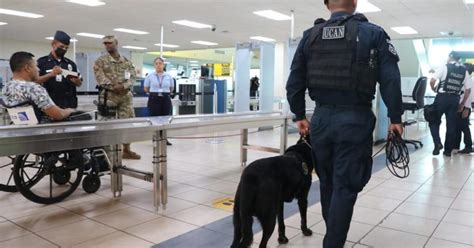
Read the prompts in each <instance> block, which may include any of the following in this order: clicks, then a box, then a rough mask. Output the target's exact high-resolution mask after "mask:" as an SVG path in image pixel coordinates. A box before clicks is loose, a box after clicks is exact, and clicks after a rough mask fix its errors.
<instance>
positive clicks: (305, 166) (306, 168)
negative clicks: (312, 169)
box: [301, 162, 309, 176]
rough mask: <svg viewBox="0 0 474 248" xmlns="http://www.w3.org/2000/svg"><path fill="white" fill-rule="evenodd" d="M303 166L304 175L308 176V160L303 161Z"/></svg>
mask: <svg viewBox="0 0 474 248" xmlns="http://www.w3.org/2000/svg"><path fill="white" fill-rule="evenodd" d="M301 168H302V169H303V175H305V176H307V175H308V174H309V169H308V164H306V162H303V163H301Z"/></svg>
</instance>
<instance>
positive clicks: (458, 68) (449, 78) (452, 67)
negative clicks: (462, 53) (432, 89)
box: [439, 64, 466, 95]
mask: <svg viewBox="0 0 474 248" xmlns="http://www.w3.org/2000/svg"><path fill="white" fill-rule="evenodd" d="M446 67H447V68H448V73H447V74H446V80H444V81H441V87H439V88H442V89H443V90H444V92H446V93H455V94H459V95H460V94H461V91H462V87H463V85H464V79H465V77H466V67H464V66H462V65H457V64H447V65H446Z"/></svg>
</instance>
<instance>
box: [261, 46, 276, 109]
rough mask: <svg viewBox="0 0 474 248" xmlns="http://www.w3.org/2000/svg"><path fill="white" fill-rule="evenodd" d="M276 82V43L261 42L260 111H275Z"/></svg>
mask: <svg viewBox="0 0 474 248" xmlns="http://www.w3.org/2000/svg"><path fill="white" fill-rule="evenodd" d="M274 84H275V45H273V44H270V43H261V45H260V90H259V92H260V111H261V112H272V111H273V96H274V94H273V93H274V92H273V90H274Z"/></svg>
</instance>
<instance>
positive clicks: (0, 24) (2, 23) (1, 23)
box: [0, 22, 8, 26]
mask: <svg viewBox="0 0 474 248" xmlns="http://www.w3.org/2000/svg"><path fill="white" fill-rule="evenodd" d="M7 24H8V23H6V22H0V26H2V25H7Z"/></svg>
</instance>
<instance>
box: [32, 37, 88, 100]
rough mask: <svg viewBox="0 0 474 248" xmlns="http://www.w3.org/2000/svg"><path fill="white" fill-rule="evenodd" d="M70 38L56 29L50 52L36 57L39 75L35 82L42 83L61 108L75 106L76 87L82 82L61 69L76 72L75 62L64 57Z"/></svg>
mask: <svg viewBox="0 0 474 248" xmlns="http://www.w3.org/2000/svg"><path fill="white" fill-rule="evenodd" d="M70 39H71V37H69V35H68V34H66V33H65V32H63V31H56V34H55V35H54V40H53V41H52V42H51V46H52V50H51V53H50V54H49V55H47V56H44V57H41V58H39V59H38V67H39V69H40V77H39V79H38V80H37V81H36V82H37V83H39V84H41V85H43V87H45V88H46V90H47V91H48V93H49V95H50V96H51V98H52V99H53V101H54V102H55V103H56V105H58V106H60V107H62V108H77V95H76V94H77V93H76V87H80V86H81V84H82V80H81V79H80V78H79V77H76V76H71V75H69V76H65V74H64V73H63V70H67V71H72V72H78V71H77V66H76V63H74V62H73V61H72V60H70V59H68V58H66V57H64V55H65V54H66V52H67V50H68V48H69V43H70Z"/></svg>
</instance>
